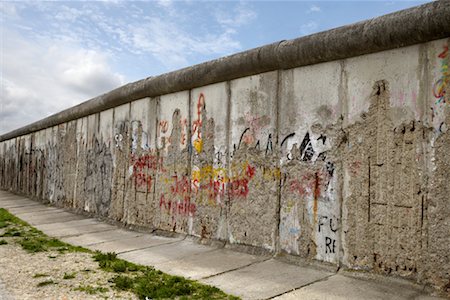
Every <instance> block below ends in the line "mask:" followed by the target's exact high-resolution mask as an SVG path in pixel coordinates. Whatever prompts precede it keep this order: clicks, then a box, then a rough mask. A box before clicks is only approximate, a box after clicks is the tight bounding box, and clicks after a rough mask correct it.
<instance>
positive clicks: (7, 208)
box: [0, 203, 40, 210]
mask: <svg viewBox="0 0 450 300" xmlns="http://www.w3.org/2000/svg"><path fill="white" fill-rule="evenodd" d="M37 205H40V204H39V203H36V204H34V203H30V204H27V205H23V204H21V205H18V206H11V207H3V206H1V204H0V207H2V208H4V209H6V210H9V209H11V208H19V207H27V206H37Z"/></svg>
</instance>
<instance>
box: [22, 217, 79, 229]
mask: <svg viewBox="0 0 450 300" xmlns="http://www.w3.org/2000/svg"><path fill="white" fill-rule="evenodd" d="M81 220H85V219H79V220H72V221H81ZM32 221H33V220H32ZM32 221H26V222H27V223H28V224H30V225H31V226H33V227H36V228H37V226H41V225H50V224H58V223H64V222H61V221H60V220H59V221H55V222H50V223H41V224H33V223H31V222H32ZM38 229H39V228H38Z"/></svg>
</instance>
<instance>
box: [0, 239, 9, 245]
mask: <svg viewBox="0 0 450 300" xmlns="http://www.w3.org/2000/svg"><path fill="white" fill-rule="evenodd" d="M7 244H8V242H7V241H5V240H0V245H7Z"/></svg>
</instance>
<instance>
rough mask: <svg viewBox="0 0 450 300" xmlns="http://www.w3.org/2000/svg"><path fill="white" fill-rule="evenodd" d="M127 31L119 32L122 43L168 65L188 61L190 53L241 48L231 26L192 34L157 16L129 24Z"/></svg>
mask: <svg viewBox="0 0 450 300" xmlns="http://www.w3.org/2000/svg"><path fill="white" fill-rule="evenodd" d="M127 32H129V33H131V38H129V36H122V42H123V43H125V44H129V45H130V46H131V47H132V49H134V51H136V52H137V53H151V54H152V55H153V56H154V57H156V58H157V59H158V60H159V61H161V62H162V63H163V64H164V65H165V66H167V67H169V68H171V69H174V68H181V67H184V66H186V65H188V64H189V60H188V57H189V56H190V55H192V54H202V55H211V54H218V53H220V54H224V53H230V52H233V51H236V50H238V49H240V48H241V45H240V43H239V42H237V41H235V40H233V38H232V34H233V33H234V32H233V31H232V30H230V31H224V32H221V33H218V34H207V35H205V36H198V37H195V36H192V35H190V34H189V32H187V31H185V30H183V29H182V28H180V27H179V26H177V24H175V23H171V22H168V21H164V22H163V21H162V20H161V19H159V18H154V19H151V20H150V21H148V22H147V23H141V24H139V25H138V24H132V25H130V26H129V28H128V31H127Z"/></svg>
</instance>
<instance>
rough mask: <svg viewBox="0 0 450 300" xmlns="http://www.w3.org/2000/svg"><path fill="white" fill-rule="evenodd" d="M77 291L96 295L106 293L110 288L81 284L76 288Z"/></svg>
mask: <svg viewBox="0 0 450 300" xmlns="http://www.w3.org/2000/svg"><path fill="white" fill-rule="evenodd" d="M74 290H75V291H81V292H85V293H87V294H89V295H94V294H97V293H106V292H107V291H108V288H105V287H101V286H98V287H93V286H92V285H80V286H79V287H77V288H75V289H74Z"/></svg>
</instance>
